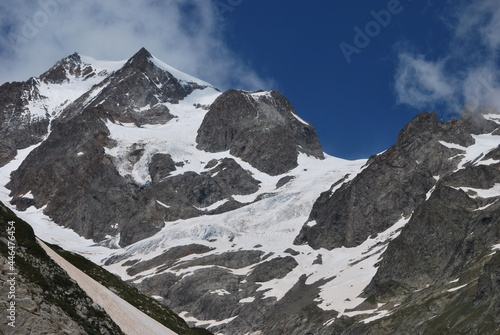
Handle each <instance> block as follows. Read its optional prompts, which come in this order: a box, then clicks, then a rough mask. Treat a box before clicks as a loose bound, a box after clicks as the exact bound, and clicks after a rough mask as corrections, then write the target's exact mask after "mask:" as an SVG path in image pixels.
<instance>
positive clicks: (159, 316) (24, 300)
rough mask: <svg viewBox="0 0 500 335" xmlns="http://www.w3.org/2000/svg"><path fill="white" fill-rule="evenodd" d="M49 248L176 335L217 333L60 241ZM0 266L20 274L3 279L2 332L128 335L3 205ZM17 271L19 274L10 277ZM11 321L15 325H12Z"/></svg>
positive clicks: (5, 272) (4, 273)
mask: <svg viewBox="0 0 500 335" xmlns="http://www.w3.org/2000/svg"><path fill="white" fill-rule="evenodd" d="M9 227H14V228H9ZM11 236H13V237H15V240H13V238H12V237H11ZM9 238H10V240H9ZM9 241H10V242H11V243H9ZM49 246H50V247H51V248H53V249H54V250H55V251H56V252H58V253H59V254H60V255H61V256H63V257H64V258H65V259H66V260H68V261H69V262H70V263H72V264H73V265H75V266H76V267H78V268H79V269H81V270H82V271H83V272H85V273H86V274H87V275H89V276H90V277H92V278H94V279H95V280H96V281H98V282H99V283H101V284H103V285H104V286H106V287H108V288H109V289H110V290H112V291H113V292H115V293H116V294H117V295H119V296H120V297H122V298H123V299H125V300H126V301H128V302H129V303H131V304H132V305H134V306H135V307H137V308H138V309H139V310H141V311H142V312H144V313H146V314H147V315H149V316H150V317H152V318H153V319H155V320H157V321H158V322H160V323H162V324H163V325H165V326H166V327H168V328H170V329H172V330H173V331H175V332H176V333H178V334H180V335H199V334H203V335H204V334H211V333H210V332H208V331H207V330H205V329H201V328H190V327H189V326H188V325H187V324H186V322H185V321H184V320H183V319H182V318H180V317H179V316H178V315H176V314H175V313H174V312H173V311H171V310H170V309H168V308H167V307H165V306H163V305H161V304H160V303H159V302H157V301H156V300H155V299H153V298H151V297H148V296H146V295H144V294H141V293H140V292H139V291H138V290H137V289H136V288H133V287H131V286H130V285H128V284H127V283H125V282H123V281H122V280H121V279H119V278H118V277H117V276H115V275H113V274H111V273H109V272H108V271H106V270H104V269H103V268H101V267H99V266H98V265H96V264H94V263H92V262H91V261H89V260H87V259H86V258H84V257H82V256H79V255H76V254H74V253H71V252H68V251H65V250H63V249H61V248H60V247H58V246H55V245H49ZM9 251H15V257H14V258H13V257H12V252H11V257H10V258H9ZM12 265H13V267H11V266H12ZM0 266H1V269H0V272H1V274H2V276H1V277H2V278H7V279H8V278H10V277H13V278H15V283H14V282H12V281H11V282H7V280H5V281H4V280H2V288H1V299H0V301H1V302H0V305H2V313H1V314H2V319H1V320H2V321H1V322H2V326H1V327H0V334H21V333H26V334H28V333H43V332H45V333H54V334H56V333H64V332H68V331H69V332H71V334H113V335H114V334H122V332H121V330H120V328H119V327H118V326H117V325H116V324H115V323H114V322H113V320H112V319H111V318H110V317H109V316H108V315H107V314H106V312H105V311H104V310H103V309H101V308H100V307H99V306H97V305H96V304H94V303H93V301H92V299H91V298H89V297H88V296H87V295H86V293H85V292H84V291H83V290H82V289H81V288H80V287H79V286H78V285H77V284H76V282H75V281H73V280H72V279H71V278H70V277H69V276H68V275H67V273H66V272H65V271H64V270H63V269H61V268H60V267H59V266H58V265H57V264H56V263H55V262H54V261H52V259H51V258H50V257H49V256H48V255H47V254H46V253H45V251H44V250H43V249H42V248H41V246H40V245H39V244H38V243H37V242H36V239H35V234H34V232H33V229H32V228H31V226H30V225H29V224H28V223H26V222H24V221H23V220H21V219H19V218H18V217H17V216H16V215H15V214H14V213H13V212H12V211H11V210H9V209H8V208H6V207H5V206H4V205H3V204H2V203H0ZM12 268H14V272H12ZM12 273H15V275H13V276H12V275H10V274H12ZM12 284H14V285H12ZM9 294H10V295H12V294H14V295H15V298H14V299H7V298H8V297H9ZM10 301H14V304H15V305H14V306H15V312H14V311H10V314H11V318H10V319H8V318H7V317H8V316H9V311H8V310H7V308H8V306H9V304H10ZM11 320H13V321H11ZM8 322H13V323H11V325H8ZM12 325H15V327H12ZM4 326H5V327H4Z"/></svg>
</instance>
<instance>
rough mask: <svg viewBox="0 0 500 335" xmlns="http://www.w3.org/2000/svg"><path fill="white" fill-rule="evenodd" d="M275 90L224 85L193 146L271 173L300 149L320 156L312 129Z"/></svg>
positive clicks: (292, 162)
mask: <svg viewBox="0 0 500 335" xmlns="http://www.w3.org/2000/svg"><path fill="white" fill-rule="evenodd" d="M296 115H297V114H296V112H295V111H294V109H293V107H292V106H291V104H290V102H289V101H288V100H286V98H284V97H283V96H282V95H281V94H280V93H279V92H277V91H271V92H270V93H269V94H268V95H265V94H261V95H255V93H254V94H252V93H248V92H243V91H236V90H229V91H227V92H225V93H223V94H222V95H221V96H220V97H218V98H217V99H216V100H215V102H214V103H213V104H212V106H211V107H210V110H209V112H208V113H207V114H206V116H205V119H204V121H203V123H202V125H201V127H200V129H199V130H198V137H197V139H196V141H197V142H198V148H199V149H202V150H205V151H209V152H221V151H226V150H229V152H230V153H231V154H232V155H234V156H236V157H240V158H241V159H243V160H244V161H246V162H249V163H250V164H252V166H254V167H256V168H257V169H259V170H261V171H263V172H266V173H268V174H270V175H279V174H282V173H285V172H287V171H289V170H291V169H293V168H295V167H296V166H297V156H298V154H299V153H300V152H303V153H306V154H308V155H311V156H314V157H317V158H323V152H322V150H321V145H320V143H319V141H318V139H317V137H316V131H315V130H314V128H313V127H312V126H310V125H309V124H304V123H302V122H301V121H299V119H297V117H296Z"/></svg>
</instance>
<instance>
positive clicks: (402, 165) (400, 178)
mask: <svg viewBox="0 0 500 335" xmlns="http://www.w3.org/2000/svg"><path fill="white" fill-rule="evenodd" d="M471 128H472V125H471V124H470V123H468V122H467V121H465V120H464V121H462V120H461V121H452V122H449V123H444V124H440V123H438V122H437V118H436V115H435V114H428V113H423V114H420V115H418V116H417V117H416V118H415V119H414V120H413V121H412V122H410V123H409V124H408V125H407V126H406V127H405V128H404V129H403V130H402V131H401V133H400V134H399V137H398V141H397V143H396V144H395V145H394V146H393V147H391V148H390V149H388V150H387V151H385V152H384V153H382V154H380V155H377V156H374V157H372V158H371V159H370V160H369V161H368V163H367V167H366V168H365V169H364V170H363V171H362V172H361V173H360V174H359V175H357V176H356V178H354V179H353V180H352V181H350V182H348V183H346V184H344V185H343V186H342V187H341V188H340V189H338V190H337V191H335V192H334V193H333V194H332V192H330V191H327V192H325V193H323V194H322V195H321V197H320V198H319V199H318V200H317V202H316V203H315V205H314V207H313V210H312V212H311V215H310V217H309V220H308V221H309V222H311V221H316V225H314V226H312V227H309V226H307V225H305V226H304V227H303V228H302V231H301V232H300V234H299V235H298V236H297V238H296V240H295V243H296V244H304V243H307V244H309V245H310V246H311V247H313V248H315V249H318V248H321V247H324V248H327V249H333V248H336V247H341V246H345V247H353V246H356V245H359V244H361V243H362V242H364V241H365V240H366V239H367V238H368V237H369V236H370V235H372V234H375V233H380V232H382V231H384V230H386V229H387V228H389V227H390V226H392V225H393V224H394V223H395V222H397V221H398V220H399V219H400V218H401V215H403V216H405V217H407V216H409V215H410V214H411V213H412V212H413V211H414V210H415V209H416V207H417V206H418V205H419V204H421V203H422V202H423V201H424V200H425V199H426V195H427V192H429V190H430V189H431V188H432V187H433V186H434V185H435V183H436V180H435V178H434V176H439V175H442V174H446V173H449V172H451V170H452V169H453V168H455V166H456V162H457V159H459V158H452V157H455V156H456V155H457V154H458V153H460V151H458V150H456V149H450V148H448V147H446V146H444V145H443V144H441V143H440V142H439V141H444V142H449V143H457V144H461V145H464V146H466V145H470V144H473V143H474V140H473V138H472V137H471V135H470V129H471ZM450 158H452V159H450Z"/></svg>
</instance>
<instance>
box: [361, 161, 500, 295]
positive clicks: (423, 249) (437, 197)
mask: <svg viewBox="0 0 500 335" xmlns="http://www.w3.org/2000/svg"><path fill="white" fill-rule="evenodd" d="M485 170H489V171H490V172H491V173H495V172H494V171H496V173H495V175H496V176H495V177H496V178H495V179H496V180H495V179H494V180H493V181H492V182H493V183H494V182H495V181H497V182H498V181H499V180H500V175H499V174H498V165H497V166H496V167H494V166H477V167H476V166H475V167H469V168H466V169H464V170H460V171H459V172H457V173H456V174H453V175H451V176H449V177H447V178H444V179H443V180H441V181H440V182H439V183H438V185H437V186H436V190H435V191H434V192H433V193H432V195H431V197H430V198H429V200H428V201H426V202H425V203H423V204H422V205H421V206H419V207H418V209H417V210H416V211H415V213H414V214H413V216H412V218H411V220H410V221H409V222H408V224H407V225H406V226H405V228H404V229H403V231H402V232H401V235H400V236H399V237H398V238H396V239H395V240H394V241H393V242H392V243H391V244H390V245H389V247H388V248H387V251H386V252H385V254H384V258H383V260H382V261H381V263H380V267H379V271H378V272H377V275H376V276H375V277H374V279H373V281H372V283H371V284H370V286H369V287H368V288H367V293H373V292H377V293H378V294H381V295H382V294H385V293H387V294H390V292H384V290H383V288H384V287H386V286H387V283H388V282H392V283H393V284H395V283H397V285H398V286H400V287H402V288H407V289H421V288H423V287H425V285H428V284H435V283H436V282H440V281H441V280H447V279H449V278H451V277H453V276H454V275H456V274H457V273H461V272H463V271H464V270H466V269H467V267H469V266H473V265H474V264H477V263H479V260H480V259H481V258H482V257H484V255H485V254H488V253H490V252H491V250H490V248H491V246H492V245H494V244H495V243H496V242H497V241H498V239H499V238H500V220H499V217H500V216H499V215H500V212H499V209H500V207H499V206H498V204H496V203H495V201H494V199H482V198H473V197H471V196H473V195H472V194H471V195H468V194H467V193H465V192H464V191H462V190H460V189H455V188H453V186H452V185H456V182H457V180H460V179H462V178H464V177H463V175H468V176H469V178H466V179H465V180H466V181H468V183H467V184H462V185H461V186H463V187H467V186H468V187H471V186H473V185H478V184H482V183H480V182H478V181H477V180H478V178H480V176H484V175H485V174H484V171H485ZM457 174H459V175H460V177H458V178H456V177H455V175H457ZM488 182H490V181H488ZM475 187H477V186H475ZM490 187H491V186H490ZM490 187H485V188H486V189H487V188H490ZM488 204H490V205H491V206H489V207H488V208H486V209H482V210H479V209H480V208H483V207H485V206H486V205H488ZM424 240H425V243H422V241H424ZM377 288H380V289H379V290H377Z"/></svg>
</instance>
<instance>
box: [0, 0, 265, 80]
mask: <svg viewBox="0 0 500 335" xmlns="http://www.w3.org/2000/svg"><path fill="white" fill-rule="evenodd" d="M235 10H237V8H236V9H235ZM225 15H230V13H226V14H225ZM0 29H1V34H0V64H1V65H0V81H1V82H4V81H13V80H26V79H27V78H29V77H30V76H36V75H39V74H41V73H42V72H43V71H44V70H46V69H48V68H49V67H50V66H51V65H53V64H54V63H55V62H56V61H57V60H59V59H61V58H63V57H65V56H67V55H69V54H72V53H73V52H78V53H81V54H84V55H89V56H92V57H94V58H97V59H106V60H121V59H126V58H128V57H130V56H132V55H133V54H134V53H135V52H136V51H138V50H139V49H140V48H141V47H143V46H144V47H146V48H147V49H148V50H149V51H150V52H151V53H152V54H154V55H155V56H157V57H158V58H160V59H162V60H164V61H165V62H167V63H169V64H170V65H172V66H174V67H177V68H179V69H180V70H182V71H184V72H187V73H190V74H192V75H194V76H197V77H199V78H201V79H203V80H206V81H208V82H211V83H212V84H214V85H216V86H218V87H220V88H222V89H225V88H229V87H236V88H245V89H257V88H264V89H266V88H271V87H270V86H272V85H273V84H274V83H273V81H272V80H271V79H269V78H263V77H262V76H260V75H259V74H258V73H257V72H256V71H255V70H254V69H252V68H251V67H250V66H248V65H247V63H246V62H245V60H244V58H242V57H241V56H239V55H236V54H234V53H233V52H232V51H231V50H230V49H229V47H228V46H227V44H226V43H225V42H224V34H225V31H224V29H226V26H225V23H224V19H223V15H221V11H220V8H219V7H218V6H217V5H216V2H212V1H206V0H169V1H157V0H145V1H132V0H106V1H99V0H86V1H76V0H38V1H35V0H20V1H14V2H13V1H2V2H0Z"/></svg>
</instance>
